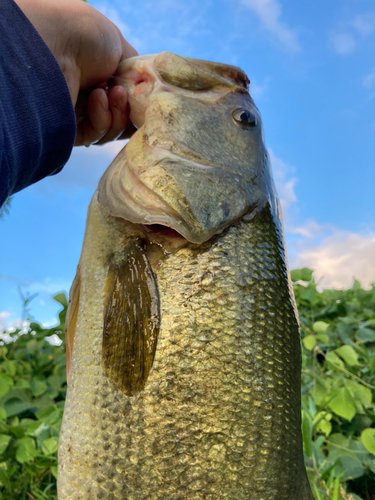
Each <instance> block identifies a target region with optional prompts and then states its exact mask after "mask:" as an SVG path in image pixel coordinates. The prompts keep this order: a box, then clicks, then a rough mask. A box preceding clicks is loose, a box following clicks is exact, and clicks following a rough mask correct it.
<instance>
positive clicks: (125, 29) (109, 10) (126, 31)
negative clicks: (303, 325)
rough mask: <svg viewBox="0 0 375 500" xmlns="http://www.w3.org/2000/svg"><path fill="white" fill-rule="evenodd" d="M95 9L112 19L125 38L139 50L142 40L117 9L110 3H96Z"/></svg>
mask: <svg viewBox="0 0 375 500" xmlns="http://www.w3.org/2000/svg"><path fill="white" fill-rule="evenodd" d="M95 9H96V10H98V11H99V12H101V13H102V14H103V15H104V16H105V17H107V18H108V19H109V20H110V21H112V22H113V24H115V25H116V26H117V27H118V29H119V30H120V31H121V33H122V36H123V37H124V38H125V40H127V41H128V42H129V43H130V44H131V45H132V46H133V47H134V48H135V49H138V50H139V47H140V46H141V44H142V41H141V40H140V39H139V38H137V37H135V36H134V35H133V33H132V31H131V29H130V28H129V26H128V25H127V24H126V23H125V22H124V21H123V18H122V16H121V14H120V13H119V11H118V10H117V9H115V8H113V7H111V6H109V5H108V3H100V4H95Z"/></svg>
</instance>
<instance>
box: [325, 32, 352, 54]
mask: <svg viewBox="0 0 375 500" xmlns="http://www.w3.org/2000/svg"><path fill="white" fill-rule="evenodd" d="M330 42H331V46H332V48H333V50H334V51H335V52H337V53H338V54H342V55H345V54H350V53H351V52H353V51H354V49H355V47H356V41H355V39H354V38H353V36H352V35H350V34H349V33H337V34H332V35H331V39H330Z"/></svg>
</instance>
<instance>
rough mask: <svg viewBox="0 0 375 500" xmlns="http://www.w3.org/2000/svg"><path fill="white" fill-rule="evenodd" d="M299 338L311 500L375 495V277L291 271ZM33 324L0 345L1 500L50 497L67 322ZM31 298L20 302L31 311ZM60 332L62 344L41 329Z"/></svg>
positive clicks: (371, 499)
mask: <svg viewBox="0 0 375 500" xmlns="http://www.w3.org/2000/svg"><path fill="white" fill-rule="evenodd" d="M291 274H292V279H293V281H294V282H295V284H294V290H295V295H296V300H297V305H298V310H299V314H300V321H301V333H302V345H303V371H302V423H303V443H304V451H305V455H306V465H307V470H308V474H309V477H310V481H311V484H312V488H313V492H314V496H315V498H316V499H317V500H344V499H345V500H375V404H374V401H373V399H374V398H373V395H374V394H375V392H374V390H375V285H374V286H373V288H372V290H363V289H362V288H361V286H360V284H359V282H358V281H355V282H354V284H353V286H352V288H350V289H349V290H324V291H323V292H322V293H320V292H318V291H317V289H316V284H315V283H314V281H313V279H312V272H311V271H310V270H309V269H300V270H295V271H292V273H291ZM55 300H57V302H59V303H60V304H61V305H62V306H63V310H62V311H61V312H60V315H59V320H60V324H59V325H58V326H57V327H55V328H51V329H43V328H41V326H40V325H39V324H38V323H31V324H30V328H29V331H28V333H27V334H24V335H20V331H19V330H18V331H15V332H14V333H13V334H11V335H12V337H13V342H10V343H7V344H4V345H3V346H0V363H1V366H0V500H30V499H31V500H33V499H34V500H46V499H48V500H52V499H56V479H55V478H56V465H57V457H56V453H57V442H58V435H59V430H60V426H61V418H62V412H63V405H64V399H65V391H66V381H65V355H64V336H63V332H64V322H65V314H66V305H67V304H66V297H65V296H64V295H63V294H59V295H57V296H56V297H55ZM27 306H28V300H26V301H25V310H27ZM53 334H56V335H57V336H58V337H59V338H60V339H61V341H62V344H61V346H55V345H51V344H50V343H49V342H48V341H47V340H46V337H48V336H51V335H53Z"/></svg>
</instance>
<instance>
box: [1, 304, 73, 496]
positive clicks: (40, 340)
mask: <svg viewBox="0 0 375 500" xmlns="http://www.w3.org/2000/svg"><path fill="white" fill-rule="evenodd" d="M54 299H55V300H56V301H57V302H59V303H60V304H61V305H62V306H63V310H62V311H61V312H60V314H59V320H60V324H59V325H58V326H57V327H56V328H51V329H44V328H42V327H41V326H40V325H39V324H38V323H30V327H29V331H28V333H27V334H25V335H22V334H21V331H20V330H16V331H15V332H14V333H13V334H11V336H12V338H13V341H12V342H9V343H7V344H5V345H2V346H0V363H1V369H0V499H1V500H24V499H25V500H26V499H27V500H29V499H31V500H33V499H34V500H46V499H48V500H50V499H56V498H57V496H56V474H57V445H58V439H59V432H60V427H61V419H62V413H63V407H64V401H65V393H66V377H65V369H66V367H65V352H64V351H65V349H64V343H63V342H64V336H63V332H64V322H65V314H66V306H67V302H66V297H65V295H64V294H59V295H56V296H55V297H54ZM28 302H29V301H28V300H26V301H24V307H25V308H26V307H27V305H28ZM55 335H56V337H54V338H55V339H56V338H58V339H61V341H62V344H61V345H60V346H57V345H52V344H51V343H50V342H49V341H48V340H47V339H48V337H50V336H55Z"/></svg>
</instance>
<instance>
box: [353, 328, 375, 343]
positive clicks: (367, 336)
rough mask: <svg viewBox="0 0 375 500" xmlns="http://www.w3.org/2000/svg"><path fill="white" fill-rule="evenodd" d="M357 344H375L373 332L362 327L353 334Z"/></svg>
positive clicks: (374, 331) (374, 332) (374, 333)
mask: <svg viewBox="0 0 375 500" xmlns="http://www.w3.org/2000/svg"><path fill="white" fill-rule="evenodd" d="M355 336H356V339H357V340H358V342H375V330H372V329H371V328H365V327H362V328H360V329H359V330H357V333H356V334H355Z"/></svg>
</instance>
